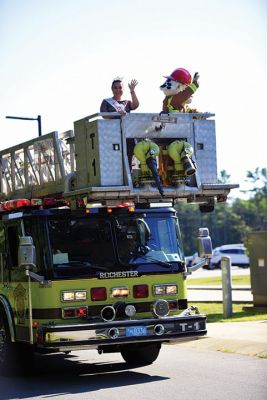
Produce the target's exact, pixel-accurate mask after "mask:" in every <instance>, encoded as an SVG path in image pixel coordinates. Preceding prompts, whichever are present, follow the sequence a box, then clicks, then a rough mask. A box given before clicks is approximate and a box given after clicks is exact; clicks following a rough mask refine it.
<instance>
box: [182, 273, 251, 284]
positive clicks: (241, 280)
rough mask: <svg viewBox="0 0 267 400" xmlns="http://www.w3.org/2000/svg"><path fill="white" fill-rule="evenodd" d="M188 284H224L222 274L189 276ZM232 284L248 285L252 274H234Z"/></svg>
mask: <svg viewBox="0 0 267 400" xmlns="http://www.w3.org/2000/svg"><path fill="white" fill-rule="evenodd" d="M187 285H188V286H190V285H197V286H202V285H203V286H204V285H207V286H213V285H214V286H221V285H222V278H221V276H208V277H205V278H189V279H188V280H187ZM232 285H233V286H238V285H241V286H243V285H245V286H246V285H247V286H250V276H249V275H233V276H232Z"/></svg>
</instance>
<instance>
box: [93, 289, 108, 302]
mask: <svg viewBox="0 0 267 400" xmlns="http://www.w3.org/2000/svg"><path fill="white" fill-rule="evenodd" d="M91 300H92V301H104V300H107V290H106V288H105V287H96V288H92V289H91Z"/></svg>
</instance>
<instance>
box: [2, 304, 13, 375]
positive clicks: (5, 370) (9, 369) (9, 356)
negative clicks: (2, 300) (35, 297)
mask: <svg viewBox="0 0 267 400" xmlns="http://www.w3.org/2000/svg"><path fill="white" fill-rule="evenodd" d="M16 370H17V367H16V357H15V345H14V343H12V342H11V337H10V331H9V327H8V322H7V318H6V316H5V314H4V311H2V310H1V309H0V375H13V374H14V373H15V372H16Z"/></svg>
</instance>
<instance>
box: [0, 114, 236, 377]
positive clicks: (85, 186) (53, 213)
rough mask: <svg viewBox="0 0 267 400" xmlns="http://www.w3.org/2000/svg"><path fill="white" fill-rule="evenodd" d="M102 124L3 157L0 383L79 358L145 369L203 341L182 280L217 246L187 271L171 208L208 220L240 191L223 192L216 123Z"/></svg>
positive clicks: (124, 120)
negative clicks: (188, 342)
mask: <svg viewBox="0 0 267 400" xmlns="http://www.w3.org/2000/svg"><path fill="white" fill-rule="evenodd" d="M109 116H110V114H109ZM114 116H115V117H118V114H116V113H115V114H114ZM103 117H105V114H94V115H92V116H90V117H86V118H83V119H81V120H79V121H76V122H75V123H74V132H73V131H68V132H64V133H61V134H59V133H58V132H51V133H49V134H46V135H44V136H41V137H39V138H36V139H33V140H30V141H28V142H25V143H22V144H19V145H17V146H13V147H11V148H9V149H6V150H3V151H1V152H0V169H1V173H0V192H1V194H0V201H1V203H0V280H1V282H0V371H1V373H2V374H5V373H12V372H14V371H15V370H16V368H19V366H21V365H23V368H25V363H26V362H27V363H28V366H29V367H30V366H31V364H32V363H33V357H34V353H54V352H69V351H72V350H79V349H96V350H97V351H98V352H99V354H101V353H106V352H120V353H121V355H122V357H123V359H124V360H125V361H126V363H128V364H129V365H146V364H150V363H152V362H154V361H155V360H156V358H157V356H158V354H159V351H160V348H161V344H162V343H165V342H170V341H175V340H180V339H181V338H182V339H183V340H184V339H186V338H188V339H189V338H192V337H195V336H201V335H205V334H206V316H205V315H202V314H200V313H199V312H198V310H197V308H196V307H193V306H191V307H188V304H187V293H186V276H187V275H188V274H189V273H191V272H192V271H193V270H195V269H197V268H199V267H201V266H203V265H204V264H205V263H206V262H207V260H208V258H209V257H210V256H211V251H212V249H211V240H210V238H209V233H208V230H207V229H205V228H201V229H200V230H199V236H198V238H197V240H198V247H199V255H200V257H202V262H201V263H199V264H198V265H196V266H194V267H193V268H191V270H189V269H188V268H187V267H186V265H185V261H184V254H183V248H182V242H181V237H180V230H179V224H178V217H177V214H176V211H175V208H174V205H175V203H176V202H177V201H186V202H188V203H198V204H199V207H200V210H201V211H211V210H212V209H213V208H214V205H215V203H216V202H219V201H225V200H226V199H227V195H228V193H229V192H230V190H231V189H233V188H234V187H237V185H221V184H218V182H217V170H216V142H215V122H214V119H213V118H212V117H213V115H211V114H177V115H174V114H170V115H159V114H130V115H126V116H123V117H121V118H111V119H110V118H109V119H105V118H103Z"/></svg>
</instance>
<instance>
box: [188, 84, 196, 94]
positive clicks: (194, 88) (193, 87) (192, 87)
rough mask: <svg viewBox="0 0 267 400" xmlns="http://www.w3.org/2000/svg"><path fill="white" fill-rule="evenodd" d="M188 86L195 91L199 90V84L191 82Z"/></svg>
mask: <svg viewBox="0 0 267 400" xmlns="http://www.w3.org/2000/svg"><path fill="white" fill-rule="evenodd" d="M188 87H190V89H191V90H193V92H194V93H195V91H196V90H197V86H196V85H195V84H194V83H190V85H188Z"/></svg>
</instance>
